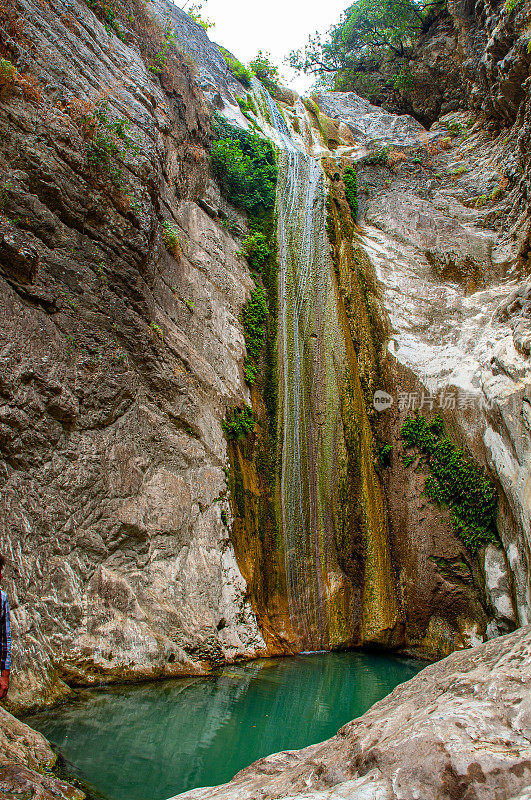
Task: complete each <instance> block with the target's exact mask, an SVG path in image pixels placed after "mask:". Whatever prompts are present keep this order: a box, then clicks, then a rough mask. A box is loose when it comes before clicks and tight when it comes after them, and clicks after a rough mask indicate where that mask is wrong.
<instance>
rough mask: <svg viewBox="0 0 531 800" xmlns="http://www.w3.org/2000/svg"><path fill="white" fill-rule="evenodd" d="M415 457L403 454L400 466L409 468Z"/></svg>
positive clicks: (414, 455)
mask: <svg viewBox="0 0 531 800" xmlns="http://www.w3.org/2000/svg"><path fill="white" fill-rule="evenodd" d="M416 458H417V456H416V454H415V453H403V454H402V464H403V465H404V466H405V467H406V469H407V468H408V467H410V466H411V465H412V464H413V462H414V461H415V460H416Z"/></svg>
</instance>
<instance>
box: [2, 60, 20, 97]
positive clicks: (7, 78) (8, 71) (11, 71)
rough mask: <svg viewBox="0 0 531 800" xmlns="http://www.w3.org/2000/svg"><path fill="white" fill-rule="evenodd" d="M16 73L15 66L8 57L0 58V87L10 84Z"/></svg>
mask: <svg viewBox="0 0 531 800" xmlns="http://www.w3.org/2000/svg"><path fill="white" fill-rule="evenodd" d="M16 74H17V68H16V67H15V65H14V64H12V63H11V61H10V60H9V59H8V58H0V89H1V88H2V87H4V86H11V84H12V83H13V82H14V80H15V77H16Z"/></svg>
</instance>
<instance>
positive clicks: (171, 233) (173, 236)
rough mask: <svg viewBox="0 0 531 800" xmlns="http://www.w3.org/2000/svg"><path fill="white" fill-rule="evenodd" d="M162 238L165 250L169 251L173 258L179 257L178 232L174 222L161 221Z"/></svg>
mask: <svg viewBox="0 0 531 800" xmlns="http://www.w3.org/2000/svg"><path fill="white" fill-rule="evenodd" d="M162 240H163V242H164V244H165V246H166V250H167V251H168V252H169V253H171V254H172V256H173V257H174V258H176V259H178V258H180V255H181V243H180V242H179V234H178V230H177V226H176V225H175V223H174V222H169V221H168V220H164V222H163V223H162Z"/></svg>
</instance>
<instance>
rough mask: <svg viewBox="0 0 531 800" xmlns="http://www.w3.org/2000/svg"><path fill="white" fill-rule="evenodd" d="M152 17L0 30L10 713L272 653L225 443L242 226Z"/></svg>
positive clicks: (40, 8)
mask: <svg viewBox="0 0 531 800" xmlns="http://www.w3.org/2000/svg"><path fill="white" fill-rule="evenodd" d="M143 8H144V7H143V6H142V4H139V6H138V8H136V7H134V8H133V7H132V8H131V9H130V10H131V11H134V14H135V26H136V27H135V29H134V30H133V29H131V30H130V29H129V28H127V27H126V26H125V25H123V26H122V23H121V22H118V19H116V20H115V23H114V24H115V26H116V30H115V29H111V30H109V31H108V30H106V28H105V27H104V25H103V24H102V22H100V21H99V19H97V17H96V16H95V15H94V14H93V12H92V11H91V10H90V9H89V8H88V7H87V6H86V5H85V3H83V2H79V3H73V4H71V5H70V6H69V9H68V11H65V9H64V8H63V6H62V4H60V3H58V4H54V3H53V2H52V3H49V4H48V3H45V4H44V5H41V4H38V3H37V4H32V3H31V2H29V3H17V4H15V3H14V2H13V3H8V4H5V5H4V6H3V9H2V12H1V14H0V17H1V24H2V51H1V55H2V57H4V59H5V64H7V63H12V64H13V65H14V68H13V69H14V71H13V72H11V73H10V74H6V70H7V67H4V72H3V73H2V75H3V78H2V85H1V87H0V88H1V92H2V96H1V102H0V140H1V142H2V145H1V164H2V179H1V181H0V192H1V203H2V204H1V209H0V211H1V214H0V271H1V279H0V296H1V299H0V306H1V317H2V325H1V332H0V337H1V345H0V348H1V359H2V370H1V372H2V378H1V387H0V392H1V410H0V417H1V424H0V428H1V433H0V438H1V446H2V467H1V482H2V485H1V496H2V505H1V517H2V522H1V530H2V540H1V549H2V552H4V553H5V555H6V557H7V559H8V565H7V568H6V571H5V588H6V590H7V592H8V594H9V597H10V600H11V607H12V630H13V637H14V639H13V641H14V646H13V649H14V669H13V686H12V691H11V692H10V697H11V700H12V703H13V704H14V705H15V706H16V705H18V704H24V705H31V704H33V703H39V702H40V703H42V702H51V701H53V700H54V699H55V698H57V697H58V696H60V695H61V694H62V693H63V692H64V691H66V689H67V687H66V684H65V683H64V681H65V680H66V681H67V682H68V683H69V684H75V683H77V682H82V683H84V682H99V681H101V680H104V681H105V680H118V679H124V678H129V679H130V678H146V677H155V676H160V675H178V674H182V673H183V672H190V671H192V672H194V671H195V672H203V671H204V670H205V669H208V668H209V666H210V665H211V664H212V663H216V662H217V661H219V660H221V661H223V660H226V659H229V660H230V659H231V658H234V657H236V656H246V657H249V656H252V655H256V654H259V653H262V652H264V650H265V643H264V640H263V637H262V635H261V633H260V630H259V628H258V625H257V621H256V618H255V615H254V612H253V610H252V607H251V605H250V602H249V598H248V592H247V587H246V583H245V581H244V579H243V577H242V574H241V572H240V570H239V567H238V564H237V562H236V558H235V554H234V549H233V546H232V544H231V542H230V538H229V528H230V522H231V513H230V506H229V500H228V494H227V481H226V469H227V464H228V462H227V449H226V441H225V436H224V434H223V431H222V428H221V421H222V419H223V418H224V416H225V407H226V406H227V405H234V404H237V403H238V402H240V401H241V400H242V399H246V400H248V399H249V394H248V390H247V388H246V386H245V384H244V381H243V374H242V368H241V365H242V362H243V356H244V340H243V334H242V329H241V325H240V323H239V321H238V316H239V312H240V309H241V307H242V305H243V304H244V302H245V301H246V299H247V297H248V294H249V290H250V287H251V285H252V282H251V279H250V275H249V270H248V268H247V265H246V263H245V262H244V260H243V259H242V258H241V257H240V256H239V255H238V253H237V250H238V244H237V243H236V242H235V240H234V238H233V237H232V236H231V235H230V234H229V233H228V231H227V229H226V228H225V227H223V226H222V225H221V222H220V218H216V219H214V217H216V211H217V210H218V209H220V210H221V211H220V213H221V214H222V215H223V214H224V215H225V216H227V215H229V216H230V217H231V219H232V220H233V221H234V223H235V224H236V223H238V222H239V223H240V224H241V226H242V230H243V225H244V222H243V219H242V218H240V217H239V215H238V213H237V212H236V211H235V210H233V209H230V208H229V207H228V206H227V204H226V203H225V202H224V201H223V200H222V199H221V197H220V196H219V191H218V190H217V188H216V185H215V183H214V182H213V181H212V179H211V178H210V176H209V165H208V156H207V152H206V147H207V146H208V143H209V140H210V138H211V134H210V128H209V118H208V114H207V109H206V106H205V101H204V98H203V96H202V94H201V92H200V90H199V89H198V88H196V86H195V84H194V79H193V74H192V71H191V70H192V68H193V66H190V63H188V62H187V61H185V60H183V57H182V56H180V55H179V54H178V53H177V51H176V50H175V48H173V49H172V51H171V53H170V54H169V56H167V57H166V60H165V61H164V63H163V64H162V66H161V67H159V66H157V63H158V62H157V61H156V59H155V60H154V59H153V58H152V57H151V56H152V55H153V54H155V55H156V54H157V53H158V52H160V51H161V49H162V48H163V46H164V41H165V40H164V36H165V32H164V31H165V29H164V21H163V20H160V19H157V18H156V17H153V16H151V12H149V10H148V11H144V10H143ZM122 18H123V19H125V21H126V22H127V16H126V15H125V14H123V15H122V17H121V18H120V19H122ZM190 24H192V25H193V23H190ZM197 27H198V26H197ZM117 32H118V33H120V36H117V35H116V33H117ZM150 48H151V49H150ZM8 59H9V62H8ZM3 63H4V62H3ZM153 64H154V65H155V67H154V71H153V72H150V70H149V69H148V66H149V65H153ZM157 70H158V71H157ZM205 209H206V210H205ZM168 224H169V225H170V227H169V228H168ZM175 239H178V242H176V241H175Z"/></svg>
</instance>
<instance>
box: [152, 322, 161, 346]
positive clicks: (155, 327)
mask: <svg viewBox="0 0 531 800" xmlns="http://www.w3.org/2000/svg"><path fill="white" fill-rule="evenodd" d="M149 327H150V328H151V332H152V334H153V335H154V336H157V337H158V338H159V339H160V341H161V342H164V333H163V331H162V328H161V327H160V325H158V324H157V323H156V322H150V323H149Z"/></svg>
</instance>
